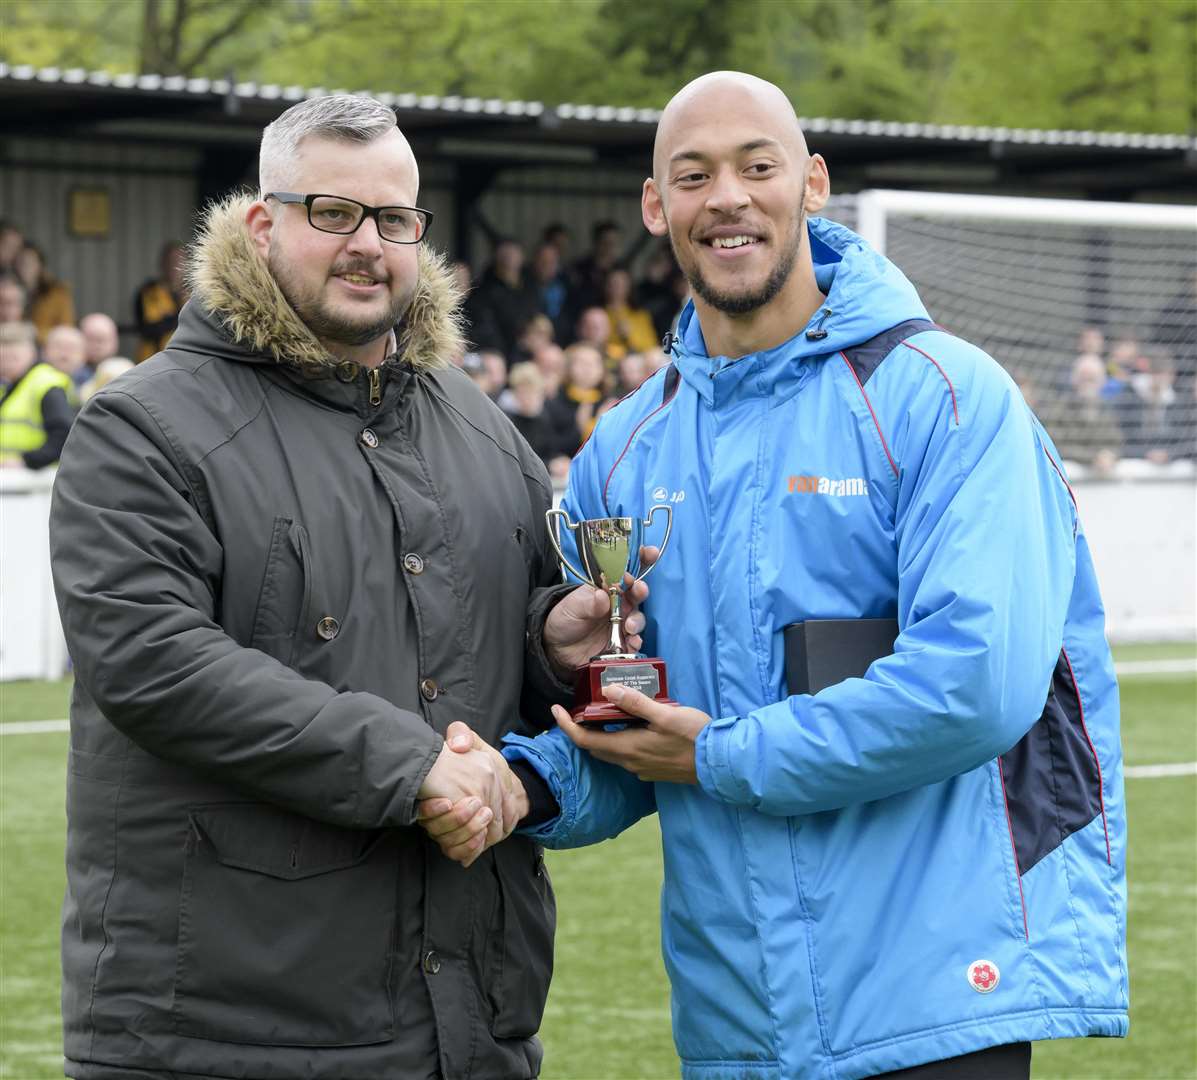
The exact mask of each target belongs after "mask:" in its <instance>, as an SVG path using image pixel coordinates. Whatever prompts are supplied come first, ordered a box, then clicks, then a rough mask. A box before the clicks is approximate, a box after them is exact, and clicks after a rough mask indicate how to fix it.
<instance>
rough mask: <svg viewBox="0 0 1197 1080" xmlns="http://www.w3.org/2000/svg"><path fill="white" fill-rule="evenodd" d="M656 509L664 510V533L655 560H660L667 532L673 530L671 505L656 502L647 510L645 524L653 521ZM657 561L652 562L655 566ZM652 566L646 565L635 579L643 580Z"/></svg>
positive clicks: (647, 524)
mask: <svg viewBox="0 0 1197 1080" xmlns="http://www.w3.org/2000/svg"><path fill="white" fill-rule="evenodd" d="M658 510H664V511H665V535H664V536H663V537H661V547H660V553H659V554H658V555H657V562H660V561H661V556H662V555H664V554H665V547H666V545H667V544H668V543H669V534H670V533H671V532H672V531H673V507H672V506H670V505H669V504H668V503H657V505H656V506H654V507H653V508H652V509H651V510H650V511H649V512H648V517H646V518H645V519H644V524H645V526H649V525H651V524H652V523H653V518H654V517H655V516H656V513H657V511H658ZM656 565H657V563H653V566H656ZM653 566H649V567H646V568H645V569H644V570H642V571H641V572H640V573H639V574H637V575H636V581H643V580H644V579H645V578H646V577H648V575H649V574H650V573H651V572H652V568H653Z"/></svg>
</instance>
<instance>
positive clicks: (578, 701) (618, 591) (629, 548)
mask: <svg viewBox="0 0 1197 1080" xmlns="http://www.w3.org/2000/svg"><path fill="white" fill-rule="evenodd" d="M658 510H664V511H665V514H666V518H665V536H664V537H663V538H662V540H661V549H660V550H661V554H662V555H663V554H664V553H665V546H666V545H667V544H668V543H669V533H670V531H671V530H672V529H673V508H672V507H670V506H667V505H665V504H658V505H657V506H654V507H653V508H652V509H651V510H650V511H649V514H648V517H647V518H644V519H643V520H642V519H640V518H633V517H609V518H587V519H584V520H582V521H579V522H577V523H574V522H572V521H570V520H569V515H568V514H567V513H566V512H565V511H564V510H550V511H548V513H546V514H545V519H546V520H547V521H548V525H549V539H550V540H551V541H552V542H553V547H554V548H555V549H556V551H557V557H558V558H559V559H560V560H561V564H562V565H563V566H564V567H565V568H566V569H567V570H568V571H569V572H570V573H571V574H573V575H574V577H576V578H578V579H579V580H581V581H584V582H587V583H588V584H590V585H593V586H594V587H595V588H596V589H602V590H603V591H604V592H606V594H607V596H608V597H609V598H610V601H611V637H610V639H609V640H608V642H607V648H606V649H605V650H604V651H603V652H602V653H600V654H599V655H598V656H595V657H592V658H591V660H590V662H589V663H586V664H582V665H580V666H579V667H578V668H576V669H575V672H574V707H573V709H572V710H571V713H572V715H573V718H574V721H575V722H576V723H578V724H580V725H581V726H583V727H593V728H602V727H603V726H604V725H606V724H624V725H627V726H629V727H643V726H644V725H645V721H644V720H642V719H641V718H640V717H636V716H629V715H628V714H627V713H625V712H624V711H623V710H622V709H620V708H618V707H617V706H615V705H613V704H611V702H609V701H608V700H607V699H606V698H605V697H603V687H605V686H611V685H612V684H618V685H620V686H628V687H631V689H633V690H639V691H640V692H641V693H642V694H646V695H647V696H648V697H651V698H655V699H656V700H657V701H660V702H663V703H665V704H668V705H676V704H677V702H675V701H673V700H672V699H671V698H670V697H669V685H668V682H667V680H666V677H665V661H664V660H661V659H659V658H657V657H647V656H644V655H643V654H642V653H636V652H630V651H629V650H628V647H627V643H626V642H625V641H624V636H623V614H622V610H621V609H622V602H623V594H624V591H625V589H627V588H630V587H631V585H632V584H634V583H635V582H637V581H640V580H641V579H643V578H644V577H646V576H647V575H648V573H649V572H650V571H651V570H652V566H647V567H645V568H644V569H643V570H641V569H640V545H641V542H642V539H643V536H644V530H645V528H646V527H647V526H649V525H651V524H652V520H653V517H654V515H655V514H656V513H657V511H658ZM562 523H564V525H565V527H566V528H567V529H569V530H570V532H572V533H573V534H574V539H575V542H576V545H577V549H578V559H579V561H580V562H581V564H582V566H581V568H580V569H579V568H578V567H576V566H574V565H573V563H571V562H570V561H569V559H568V558H567V557H566V555H565V552H564V551H563V550H562V547H561V540H560V532H559V530H560V525H561V524H562ZM659 557H660V556H658V558H659ZM653 565H654V566H655V565H656V564H655V563H654V564H653ZM625 578H630V579H631V580H630V581H627V582H626V583H625Z"/></svg>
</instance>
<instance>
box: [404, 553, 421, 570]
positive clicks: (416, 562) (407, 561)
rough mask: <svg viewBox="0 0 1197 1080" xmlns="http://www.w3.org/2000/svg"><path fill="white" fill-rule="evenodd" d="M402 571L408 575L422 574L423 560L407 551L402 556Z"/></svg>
mask: <svg viewBox="0 0 1197 1080" xmlns="http://www.w3.org/2000/svg"><path fill="white" fill-rule="evenodd" d="M403 569H404V570H406V571H407V572H408V573H409V574H422V573H424V560H423V559H421V558H420V556H419V555H417V554H416V553H415V552H414V551H409V552H408V553H407V554H406V555H404V556H403Z"/></svg>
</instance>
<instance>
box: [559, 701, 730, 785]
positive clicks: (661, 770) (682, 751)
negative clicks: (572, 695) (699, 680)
mask: <svg viewBox="0 0 1197 1080" xmlns="http://www.w3.org/2000/svg"><path fill="white" fill-rule="evenodd" d="M603 696H604V697H605V698H606V699H607V700H608V701H609V702H611V704H612V705H618V706H619V707H620V708H621V709H622V710H623V711H624V712H626V713H627V714H628V715H629V716H638V717H640V718H641V719H643V720H647V721H648V726H647V727H642V728H626V729H625V730H623V731H593V730H590V729H587V728H584V727H579V726H578V725H577V724H575V723H574V722H573V720H571V719H570V715H569V713H568V712H566V710H565V709H563V708H562V707H561V706H560V705H554V706H553V718H554V719H555V720H556V721H557V726H558V727H559V728H561V730H562V731H564V732H565V734H566V735H568V736H569V738H570V739H571V740H572V741H573V742H574V744H575V745H577V746H579V747H581V748H582V749H583V750H586V751H587V752H589V753H590V754H592V755H593V756H594V757H596V758H598V759H599V761H609V762H610V763H611V764H613V765H619V766H620V767H622V768H624V769H627V770H628V772H630V773H635V774H636V776H637V777H639V778H640V779H641V780H663V781H666V782H668V783H673V784H697V783H698V772H697V770H696V768H695V765H694V742H695V740H696V739H697V738H698V733H699V732H700V731H701V730H702V729H703V728H704V727H705V726H706V725H707V724H709V723H710V722H711V718H710V717H709V716H708V715H707V714H706V713H704V712H702V711H701V710H699V709H691V708H688V707H686V706H685V705H663V704H662V703H661V702H659V701H654V700H653V699H652V698H650V697H647V696H646V695H644V694H642V693H640V691H639V690H631V689H629V688H628V687H626V686H608V687H607V688H606V689H605V690H604V691H603Z"/></svg>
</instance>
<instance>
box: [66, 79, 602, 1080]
mask: <svg viewBox="0 0 1197 1080" xmlns="http://www.w3.org/2000/svg"><path fill="white" fill-rule="evenodd" d="M259 172H260V180H261V185H262V190H261V192H260V193H259V195H258V196H257V197H254V196H250V195H245V196H234V197H231V198H229V199H228V200H226V201H224V202H222V203H220V204H218V205H216V206H214V207H212V208H210V210H209V212H208V214H207V217H206V220H205V222H204V225H203V230H202V233H201V236H200V238H199V240H198V242H197V244H196V247H195V251H194V262H193V265H192V267H191V271H192V278H193V290H192V294H193V298H192V300H191V301H190V302H189V303H188V304H187V305H186V306H185V307H184V308H183V311H182V313H181V316H180V320H179V327H178V330H177V332H176V333H175V334H174V335H173V337H172V338H171V342H170V346H169V347H168V348H167V349H165V350H164V351H163V352H161V353H159V354H158V355H157V356H155V357H153V358H152V359H150V360H148V361H146V362H145V363H144V364H142V365H140V366H139V367H138V368H137V369H136V370H135V371H131V372H128V373H126V374H125V375H122V376H121V377H120V378H119V379H117V380H115V381H114V382H112V383H110V384H109V385H108V386H107V387H105V388H104V389H102V390H100V391H99V392H98V393H97V394H96V395H95V396H93V397H92V398H90V400H89V401H88V403H87V405H86V406H85V407H84V409H83V411H82V413H81V415H80V418H79V421H78V427H77V428H76V429H75V431H74V432H73V436H72V438H71V439H70V440H69V443H68V446H67V448H66V452H65V455H64V457H63V461H62V467H61V469H60V471H59V474H58V478H57V483H56V484H55V489H54V503H53V511H52V524H51V530H50V532H51V537H52V554H53V568H54V578H55V585H56V587H57V590H58V600H59V605H60V608H61V612H62V618H63V625H64V627H65V630H66V636H67V640H68V643H69V646H70V653H71V657H72V660H73V661H74V665H75V676H76V679H75V691H74V696H73V700H72V706H71V732H72V734H71V742H72V756H71V762H72V764H71V768H70V778H69V786H68V794H67V805H68V819H69V824H68V836H67V883H68V884H67V898H66V905H65V909H64V919H63V934H62V942H63V945H62V948H63V980H62V982H63V1009H62V1012H63V1027H64V1034H65V1044H66V1074H67V1075H68V1076H70V1077H75V1078H77V1080H126V1078H127V1080H134V1078H140V1080H145V1078H148V1077H166V1076H170V1077H179V1078H184V1077H186V1078H190V1080H197V1078H200V1077H226V1078H227V1077H238V1078H241V1080H267V1078H271V1080H274V1078H299V1077H303V1078H304V1080H348V1078H353V1080H398V1078H402V1080H433V1078H437V1080H466V1078H468V1077H502V1078H512V1080H515V1078H522V1080H529V1078H531V1077H534V1076H536V1074H537V1073H538V1072H539V1068H540V1061H541V1048H540V1044H539V1042H538V1040H537V1039H536V1030H537V1028H538V1026H539V1023H540V1018H541V1014H542V1011H543V1008H544V1003H545V997H546V994H547V992H548V979H549V972H550V970H551V968H552V947H553V922H554V907H553V896H552V892H551V889H550V886H549V884H548V881H547V879H546V877H545V875H544V873H543V869H542V865H541V861H540V848H539V847H538V846H537V845H536V844H535V842H534V841H532V840H529V839H527V838H526V837H523V836H519V837H513V838H511V839H509V840H507V842H506V843H503V844H497V845H496V846H492V847H490V848H489V849H488V850H487V851H486V852H485V853H482V852H481V847H482V843H483V841H484V840H486V841H489V842H490V843H491V844H495V842H496V841H498V840H501V839H504V838H506V837H507V836H508V834H509V833H510V832H511V830H512V828H513V827H514V826H515V824H516V823H517V822H518V821H519V820H520V819H521V818H522V817H523V815H524V813H525V811H526V809H527V806H528V802H529V799H528V796H527V794H526V792H525V790H524V788H523V785H522V783H521V782H520V780H519V779H517V777H516V776H515V774H513V773H512V771H511V769H510V768H509V767H508V765H507V763H506V762H505V760H504V759H503V758H502V757H501V756H500V755H499V753H498V751H497V750H495V749H493V747H492V746H491V745H490V744H494V743H497V742H498V741H499V740H500V738H501V736H502V735H503V734H505V733H507V732H510V731H521V732H524V733H531V732H533V731H536V730H538V729H541V728H543V727H544V726H546V725H547V724H548V723H549V722H550V713H549V705H550V703H551V702H553V701H557V700H565V699H566V698H567V696H568V688H567V687H566V686H565V685H564V684H562V683H561V682H560V681H559V680H558V678H557V671H558V670H559V669H566V670H568V669H569V668H570V667H571V666H572V665H574V664H577V663H579V662H581V661H582V660H584V659H585V658H586V657H588V656H590V655H592V654H593V653H594V652H595V651H597V650H598V649H599V648H601V645H602V643H603V641H605V640H606V636H607V605H606V603H605V601H604V600H603V597H602V596H601V595H600V596H599V597H597V598H596V596H595V591H594V590H593V589H584V590H579V589H573V588H571V587H569V586H563V585H561V583H560V574H559V572H558V570H557V562H556V559H555V558H554V557H553V556H552V554H551V550H550V548H549V545H548V540H547V533H546V529H545V516H544V515H545V511H546V510H547V509H548V507H549V505H550V504H551V500H552V487H551V484H550V482H549V478H548V475H547V473H546V471H545V468H544V466H543V464H542V463H541V462H540V460H539V459H538V458H537V457H536V455H535V454H534V453H533V452H532V451H531V449H530V448H529V447H528V445H527V443H526V442H524V440H523V439H522V438H521V437H520V436H519V434H518V433H517V432H516V430H515V428H514V427H513V426H512V424H511V422H510V421H509V420H508V419H507V418H506V417H505V416H504V415H503V413H502V412H501V411H500V410H499V409H498V408H497V407H495V406H494V405H493V404H492V403H491V402H490V401H489V400H488V399H486V398H485V396H484V395H482V394H479V393H478V391H477V389H476V388H475V387H474V386H473V384H472V383H471V382H470V380H469V379H468V378H467V376H466V375H465V374H464V373H462V372H461V371H460V370H459V369H458V368H456V367H455V366H453V365H452V364H451V363H450V361H451V358H452V357H454V356H457V355H459V354H460V352H461V349H462V342H461V339H460V334H459V330H458V321H457V306H458V302H459V294H458V293H457V290H456V288H455V287H454V285H453V284H452V281H451V277H450V274H449V270H448V268H447V267H446V266H445V264H444V263H443V261H442V260H441V259H440V257H439V256H437V255H435V254H433V253H432V252H431V250H430V249H429V248H428V247H427V246H426V245H425V244H424V240H425V238H426V236H427V231H428V227H429V224H430V223H431V220H432V215H431V214H430V213H429V212H428V211H426V210H422V209H420V208H419V206H418V204H417V200H418V193H419V170H418V168H417V165H416V161H415V159H414V157H413V156H412V152H411V148H410V147H409V145H408V143H407V140H406V139H405V138H404V137H403V135H402V133H401V132H400V131H399V130H398V128H397V127H396V121H395V114H394V113H393V112H392V111H391V110H390V109H389V108H387V107H385V106H384V105H382V104H380V103H379V102H376V101H373V100H371V99H369V98H364V97H359V96H351V95H336V96H327V97H317V98H313V99H310V100H308V101H305V102H302V103H300V104H298V105H295V106H293V107H292V108H290V109H288V110H287V111H286V112H285V113H283V114H282V116H280V117H279V118H278V119H277V120H276V121H275V122H274V123H272V124H271V125H270V126H269V127H268V128H267V129H266V131H265V132H264V134H263V138H262V147H261V154H260V168H259ZM76 333H77V332H76ZM546 613H547V617H546ZM463 719H464V720H468V721H469V722H470V724H471V726H472V727H474V728H475V729H476V730H477V731H478V732H479V733H480V735H481V737H482V740H484V741H480V742H479V743H478V745H477V746H466V747H465V748H464V750H463V752H462V753H454V752H451V751H449V750H448V749H447V747H446V745H445V740H444V733H445V731H446V728H447V727H448V725H449V724H450V723H451V722H452V721H454V720H463ZM534 777H536V774H535V773H534V772H532V771H530V782H531V778H534ZM535 782H539V781H538V780H537V781H535ZM433 796H439V797H444V798H448V799H451V800H453V801H455V802H462V801H464V803H465V805H466V806H467V807H469V819H470V821H471V822H474V823H476V824H477V825H478V827H479V828H480V829H481V833H480V834H479V837H478V841H477V842H476V843H474V844H473V845H467V847H466V850H465V851H464V853H459V854H462V855H463V858H464V859H465V861H468V862H474V861H476V862H477V865H476V866H472V867H471V869H470V871H469V872H468V873H467V872H463V871H462V868H461V867H460V866H458V865H457V864H456V863H454V862H452V861H451V860H450V859H448V858H445V857H444V856H443V855H442V854H441V852H440V851H439V850H438V848H437V847H436V845H434V844H433V843H432V842H431V841H430V840H429V839H428V837H427V835H426V834H425V832H424V831H423V830H422V829H421V828H420V827H419V826H418V824H417V822H416V812H415V807H416V803H417V800H420V799H428V798H430V797H433Z"/></svg>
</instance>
